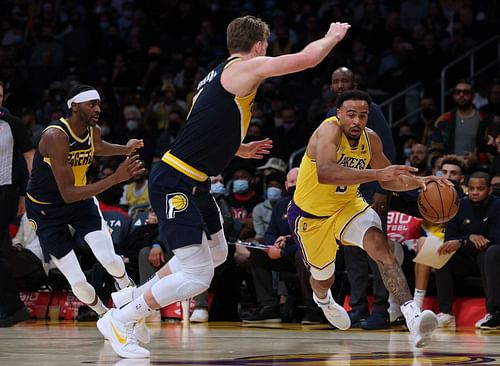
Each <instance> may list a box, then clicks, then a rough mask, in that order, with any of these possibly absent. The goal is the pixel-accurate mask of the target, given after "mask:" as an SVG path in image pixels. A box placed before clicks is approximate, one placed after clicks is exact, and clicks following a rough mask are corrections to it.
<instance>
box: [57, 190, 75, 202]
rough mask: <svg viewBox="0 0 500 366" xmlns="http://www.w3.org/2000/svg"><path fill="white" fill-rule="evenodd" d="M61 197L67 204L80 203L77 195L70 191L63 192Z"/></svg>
mask: <svg viewBox="0 0 500 366" xmlns="http://www.w3.org/2000/svg"><path fill="white" fill-rule="evenodd" d="M61 197H62V199H63V201H64V203H66V204H70V203H74V202H76V201H78V199H77V198H76V197H75V195H73V194H71V193H70V192H68V191H61Z"/></svg>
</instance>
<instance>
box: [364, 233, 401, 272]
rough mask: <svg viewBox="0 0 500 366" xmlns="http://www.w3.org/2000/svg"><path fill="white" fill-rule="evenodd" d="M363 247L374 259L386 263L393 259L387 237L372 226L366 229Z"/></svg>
mask: <svg viewBox="0 0 500 366" xmlns="http://www.w3.org/2000/svg"><path fill="white" fill-rule="evenodd" d="M364 248H365V250H366V252H367V253H368V255H369V256H370V257H371V258H372V259H373V260H375V261H381V262H383V263H385V264H388V263H391V262H393V261H394V260H395V259H394V255H393V254H392V251H391V250H390V248H389V243H388V242H387V239H386V238H385V236H384V234H382V232H381V231H379V230H377V229H374V228H372V229H370V230H368V231H367V233H366V235H365V243H364Z"/></svg>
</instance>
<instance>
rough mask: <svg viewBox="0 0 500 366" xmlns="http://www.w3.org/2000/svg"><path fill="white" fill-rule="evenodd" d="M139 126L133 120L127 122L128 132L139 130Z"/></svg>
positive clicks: (138, 123)
mask: <svg viewBox="0 0 500 366" xmlns="http://www.w3.org/2000/svg"><path fill="white" fill-rule="evenodd" d="M139 125H140V122H139V121H136V120H135V119H130V120H128V121H127V124H126V126H127V128H128V129H129V130H130V131H134V130H137V129H138V128H139Z"/></svg>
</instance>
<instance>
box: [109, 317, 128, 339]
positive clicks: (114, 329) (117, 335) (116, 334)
mask: <svg viewBox="0 0 500 366" xmlns="http://www.w3.org/2000/svg"><path fill="white" fill-rule="evenodd" d="M111 329H113V333H115V336H116V339H118V342H120V344H125V343H127V338H123V337H122V336H121V335H120V333H118V330H116V328H115V326H114V325H113V323H112V322H111Z"/></svg>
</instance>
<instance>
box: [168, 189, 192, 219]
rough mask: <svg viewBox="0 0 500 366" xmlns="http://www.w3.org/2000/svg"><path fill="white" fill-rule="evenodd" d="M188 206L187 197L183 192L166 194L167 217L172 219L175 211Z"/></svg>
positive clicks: (180, 210)
mask: <svg viewBox="0 0 500 366" xmlns="http://www.w3.org/2000/svg"><path fill="white" fill-rule="evenodd" d="M187 207H188V198H187V196H186V195H185V194H184V193H180V192H179V193H170V194H167V219H173V218H174V217H175V214H176V213H177V212H182V211H184V210H185V209H186V208H187Z"/></svg>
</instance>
